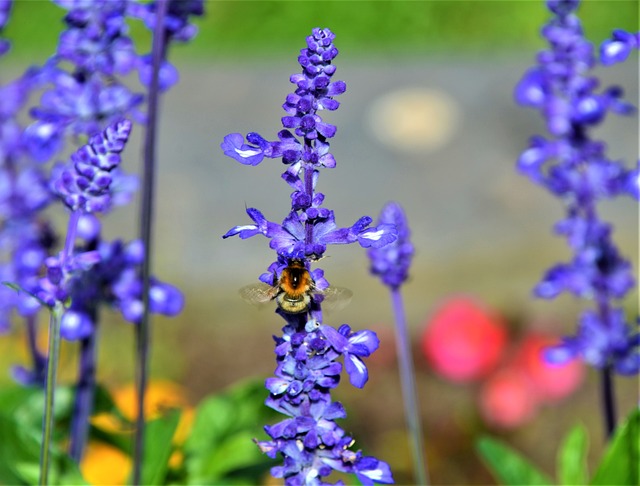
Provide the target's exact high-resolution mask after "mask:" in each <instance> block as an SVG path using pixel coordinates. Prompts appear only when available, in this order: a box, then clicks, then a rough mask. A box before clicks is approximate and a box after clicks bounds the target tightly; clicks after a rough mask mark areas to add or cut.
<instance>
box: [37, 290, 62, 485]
mask: <svg viewBox="0 0 640 486" xmlns="http://www.w3.org/2000/svg"><path fill="white" fill-rule="evenodd" d="M63 312H64V307H63V305H62V303H61V302H56V304H55V306H54V307H53V308H52V309H51V318H50V321H49V354H48V359H47V383H46V389H45V399H44V418H43V423H42V446H41V449H40V482H39V484H40V485H41V486H45V485H47V484H48V480H49V464H50V462H51V434H52V433H53V406H54V399H55V390H56V375H57V372H58V358H59V357H60V320H61V319H62V314H63Z"/></svg>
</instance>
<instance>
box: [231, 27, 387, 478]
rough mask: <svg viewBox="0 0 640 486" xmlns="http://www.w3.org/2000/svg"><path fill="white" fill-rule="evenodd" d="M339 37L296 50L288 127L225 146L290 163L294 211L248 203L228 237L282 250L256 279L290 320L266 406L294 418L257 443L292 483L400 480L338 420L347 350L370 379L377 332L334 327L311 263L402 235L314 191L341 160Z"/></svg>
mask: <svg viewBox="0 0 640 486" xmlns="http://www.w3.org/2000/svg"><path fill="white" fill-rule="evenodd" d="M334 37H335V36H334V34H333V33H332V32H331V31H330V30H329V29H319V28H316V29H313V31H312V34H311V35H310V36H309V37H307V47H305V48H304V49H302V50H301V51H300V56H299V57H298V61H299V63H300V65H301V66H302V72H301V73H298V74H294V75H293V76H291V78H290V80H291V82H292V83H293V84H294V85H295V87H296V88H295V91H294V92H293V93H291V94H289V95H288V96H287V98H286V101H285V103H284V105H283V108H284V110H285V112H286V116H284V117H283V118H282V125H283V127H284V129H283V130H282V131H280V132H279V133H278V139H277V140H275V141H268V140H266V139H265V138H263V137H262V136H261V135H259V134H257V133H249V134H247V136H246V141H245V137H243V136H242V135H241V134H239V133H232V134H230V135H227V136H226V137H225V138H224V141H223V142H222V144H221V148H222V150H223V152H224V153H225V155H227V156H229V157H231V158H233V159H235V160H237V161H238V162H240V163H242V164H245V165H257V164H259V163H261V162H262V161H263V160H264V158H280V159H282V162H283V163H284V164H285V165H286V167H287V168H286V170H285V172H284V173H283V174H282V178H283V179H284V180H285V182H287V184H289V186H290V187H291V188H292V189H293V193H292V194H291V211H290V212H289V214H288V215H287V216H286V217H285V219H284V220H283V222H282V223H281V224H280V223H274V222H271V221H269V220H267V219H266V217H265V216H264V215H263V214H262V213H261V212H260V211H258V210H257V209H255V208H249V209H247V214H248V215H249V217H250V218H251V220H252V223H250V224H246V225H240V226H235V227H233V228H231V229H230V230H229V231H228V232H227V233H226V234H225V235H224V236H223V237H224V238H228V237H231V236H239V237H240V238H242V239H245V238H250V237H252V236H255V235H263V236H265V237H267V238H268V239H269V240H270V241H269V246H270V247H271V248H272V249H273V250H275V251H276V254H277V260H276V261H275V262H273V263H272V264H271V265H270V266H269V268H268V270H267V272H265V273H263V274H262V275H261V276H260V278H259V280H260V281H261V282H263V284H266V285H267V286H268V288H272V289H275V290H274V293H273V295H272V296H271V297H272V298H275V300H276V301H277V302H278V303H279V308H278V309H277V313H278V314H279V315H280V316H281V317H282V318H283V319H284V320H285V321H286V325H285V326H284V328H283V336H282V337H278V338H275V342H276V348H275V352H276V359H277V367H276V371H275V376H274V377H273V378H269V379H268V380H267V381H266V387H267V389H268V391H269V392H270V396H269V398H268V399H267V401H266V403H267V405H268V406H269V407H271V408H273V409H275V410H277V411H279V412H280V413H282V414H284V415H286V416H287V418H286V419H285V420H283V421H282V422H279V423H277V424H275V425H271V426H266V427H265V430H266V432H267V434H268V435H269V436H270V437H271V440H268V441H262V442H258V446H259V447H260V449H261V450H262V451H263V452H265V453H266V454H267V455H269V457H272V458H276V457H277V456H278V455H280V456H282V457H283V459H284V462H283V464H282V465H281V466H276V467H274V468H272V470H271V472H272V475H273V476H274V477H277V478H283V479H284V480H285V484H287V485H301V484H305V485H320V484H327V483H325V482H324V481H323V478H324V477H325V476H328V475H329V474H330V473H331V472H332V471H334V470H337V471H342V472H346V473H351V474H355V475H356V476H357V477H358V479H359V480H360V481H361V482H362V484H365V485H370V484H374V483H392V482H393V478H392V476H391V471H390V469H389V466H388V465H387V464H386V463H384V462H382V461H379V460H378V459H376V458H373V457H367V456H363V455H362V453H361V452H360V451H357V452H356V451H352V450H351V447H352V445H353V443H354V440H353V438H352V437H350V436H349V435H348V434H347V433H346V432H345V431H344V430H343V429H342V428H340V427H339V426H338V424H337V423H336V420H337V419H340V418H344V417H345V415H346V414H345V411H344V408H343V407H342V405H341V404H340V403H338V402H334V401H333V400H332V399H331V394H330V391H331V389H332V388H335V387H336V386H337V385H338V382H339V380H340V373H341V371H342V368H343V365H342V364H341V363H340V362H339V361H337V360H338V358H340V357H341V356H342V358H343V361H344V368H345V369H346V371H347V374H348V375H349V380H350V382H351V384H353V385H354V386H356V387H358V388H361V387H362V386H364V384H365V383H366V382H367V380H368V371H367V367H366V365H365V364H364V361H363V360H364V359H365V358H366V357H368V356H369V355H370V354H371V353H372V352H374V351H375V350H376V349H377V348H378V346H379V341H378V338H377V336H376V335H375V333H373V332H372V331H368V330H363V331H355V332H354V331H352V329H351V328H350V327H349V326H348V325H346V324H343V325H342V326H340V327H339V328H338V329H335V328H333V327H331V326H329V325H326V324H325V323H324V322H323V319H322V309H321V303H322V301H323V299H324V298H325V294H327V295H328V293H329V292H330V290H331V287H330V286H329V282H328V281H327V280H326V279H325V278H324V272H323V271H322V269H319V268H315V269H313V270H312V269H311V265H312V263H314V262H315V261H317V260H318V259H320V258H322V256H323V255H324V254H325V252H326V250H327V246H328V245H332V244H348V243H355V242H358V243H359V244H360V245H361V246H363V247H365V248H370V247H381V246H384V245H386V244H388V243H390V242H392V241H394V240H395V239H396V230H395V226H394V225H393V224H384V223H383V224H380V225H378V226H371V221H372V220H371V218H369V217H367V216H365V217H362V218H360V219H359V220H358V221H356V222H355V223H354V224H353V225H352V226H350V227H346V228H339V227H338V226H337V225H336V222H335V216H334V212H333V211H331V210H329V209H327V208H325V207H323V205H322V204H323V202H324V195H323V194H322V193H320V192H318V191H317V190H316V185H317V182H318V175H319V172H320V169H322V168H333V167H335V166H336V161H335V159H334V157H333V155H332V154H331V153H330V152H329V139H331V138H332V137H333V136H334V135H335V134H336V127H335V126H333V125H331V124H329V123H326V122H325V121H324V120H323V119H322V117H321V116H320V113H321V112H322V111H327V110H335V109H337V108H338V106H339V103H338V101H336V100H335V97H336V96H338V95H340V94H342V93H344V91H345V89H346V85H345V83H344V82H343V81H334V80H333V79H332V78H333V75H334V73H335V70H336V69H335V66H334V65H333V64H332V61H333V59H334V58H335V57H336V56H337V54H338V50H337V49H336V47H335V46H334V45H333V39H334ZM287 286H289V287H287ZM283 287H284V288H286V289H287V291H285V289H284V288H283ZM300 287H302V289H301V288H300ZM300 290H301V291H300ZM290 291H291V292H290ZM299 291H300V292H299ZM307 299H308V300H307ZM294 304H295V305H294ZM292 311H294V312H292ZM340 484H342V483H341V482H340Z"/></svg>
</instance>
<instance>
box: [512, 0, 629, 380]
mask: <svg viewBox="0 0 640 486" xmlns="http://www.w3.org/2000/svg"><path fill="white" fill-rule="evenodd" d="M578 4H579V1H577V0H549V1H548V2H547V6H548V7H549V9H550V10H551V12H552V13H553V14H554V17H553V18H552V20H551V21H550V22H549V23H548V24H547V25H546V26H545V27H544V28H543V30H542V35H543V36H544V38H545V39H547V40H548V41H549V44H550V49H549V50H546V51H543V52H541V53H540V54H539V55H538V65H537V66H536V67H534V68H532V69H530V70H529V71H528V72H527V73H526V74H525V75H524V77H523V78H522V80H521V81H520V83H519V84H518V85H517V87H516V91H515V97H516V100H517V101H518V102H519V103H520V104H522V105H525V106H530V107H533V108H536V109H538V110H539V111H540V112H541V114H542V115H543V117H544V118H545V120H546V122H547V128H548V130H549V132H550V133H551V135H552V138H550V139H546V138H544V137H541V136H536V137H533V138H532V139H531V142H530V146H529V148H528V149H527V150H525V151H524V152H523V153H522V155H521V156H520V158H519V160H518V169H519V170H520V171H521V172H522V173H523V174H525V175H526V176H528V177H529V178H530V179H531V180H533V181H534V182H536V183H538V184H541V185H542V186H544V187H545V188H547V189H548V190H549V191H550V192H551V193H552V194H554V195H556V196H558V197H561V198H562V199H563V201H565V203H566V206H567V217H566V218H565V219H564V220H562V221H560V222H559V223H558V224H557V225H556V227H555V231H556V233H558V234H560V235H563V236H565V237H566V239H567V241H568V243H569V245H570V247H571V249H572V250H573V252H574V257H573V259H572V261H571V262H568V263H561V264H558V265H556V266H554V267H553V268H551V269H550V270H548V271H547V273H546V274H545V276H544V277H543V279H542V281H541V282H540V283H539V284H538V285H537V286H536V288H535V294H536V295H537V296H538V297H542V298H554V297H556V296H557V295H558V294H560V293H562V292H570V293H573V294H574V295H576V296H578V297H581V298H585V299H592V300H594V301H595V304H596V306H597V310H595V311H593V310H588V311H585V313H584V314H583V315H582V317H581V319H580V325H579V329H578V336H576V337H570V338H567V339H566V340H565V342H564V344H563V345H560V346H559V347H557V348H554V349H552V350H550V351H549V352H548V354H547V357H548V359H550V360H552V361H555V362H565V361H566V360H569V359H572V358H575V357H578V356H580V357H582V358H583V359H584V360H586V361H587V362H588V363H589V364H591V365H592V366H595V367H597V368H608V367H613V368H614V369H615V370H616V371H617V372H618V373H621V374H626V375H629V374H635V373H637V372H638V371H639V370H640V353H639V352H638V344H639V342H640V337H639V336H638V334H637V333H634V332H633V331H632V328H633V327H634V326H633V325H632V324H631V323H627V322H626V321H625V319H624V315H623V312H622V310H621V309H617V308H615V304H614V300H618V299H622V298H623V297H624V296H625V295H626V294H627V293H628V292H629V291H630V290H631V288H632V287H633V286H634V283H635V282H634V278H633V275H632V268H631V265H630V263H629V262H628V261H627V260H625V259H624V258H623V257H622V255H620V252H619V251H618V249H617V248H616V246H615V244H614V242H613V239H612V237H611V233H612V226H611V225H610V224H608V223H605V222H603V221H602V220H601V219H600V218H599V216H598V213H597V202H598V201H599V200H601V199H607V198H613V197H616V196H621V195H628V196H631V197H633V198H635V199H638V198H639V197H640V193H639V181H640V178H639V176H640V170H639V168H635V169H627V168H626V167H625V166H624V165H623V163H622V162H619V161H613V160H610V159H608V158H607V156H606V146H605V144H604V143H603V142H600V141H596V140H593V139H592V138H591V137H590V136H589V129H590V128H591V127H593V126H595V125H597V124H599V123H600V122H602V121H603V120H604V118H605V116H606V115H607V114H608V113H609V112H613V113H617V114H622V115H627V114H630V113H632V112H633V110H634V108H633V107H632V106H631V105H630V104H628V103H626V102H625V101H623V100H622V94H623V93H622V89H621V88H619V87H617V86H612V87H609V88H607V89H604V90H602V91H600V92H597V91H596V88H597V87H598V80H597V79H596V78H595V77H593V76H590V75H589V70H590V69H591V68H593V67H594V66H595V65H596V62H597V59H596V57H595V54H594V49H593V46H592V45H591V43H589V42H588V41H587V40H586V39H585V38H584V35H583V32H582V27H581V25H580V21H579V19H578V18H577V16H576V15H575V14H574V11H575V9H576V8H577V7H578ZM634 46H637V36H632V35H626V34H624V35H623V34H622V33H621V32H620V31H616V32H615V33H614V38H613V40H609V41H605V43H604V44H603V46H602V49H601V56H602V58H601V63H602V64H604V65H609V64H612V63H613V62H617V61H621V60H623V59H624V58H625V57H626V56H628V51H629V49H630V48H631V47H634Z"/></svg>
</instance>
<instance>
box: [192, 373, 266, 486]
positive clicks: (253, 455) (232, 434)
mask: <svg viewBox="0 0 640 486" xmlns="http://www.w3.org/2000/svg"><path fill="white" fill-rule="evenodd" d="M267 393H268V392H267V391H266V390H265V389H264V384H263V382H262V381H251V382H245V383H241V384H239V385H236V386H235V387H233V388H231V389H229V390H227V391H226V392H224V393H221V394H218V395H213V396H210V397H208V398H206V399H204V400H203V401H202V402H201V403H200V405H199V406H198V409H197V411H196V417H195V419H194V423H193V427H192V428H191V433H190V435H189V437H188V438H187V440H186V442H185V444H184V453H185V467H186V470H187V473H188V474H187V476H188V478H189V482H190V483H191V484H202V483H207V484H212V483H216V482H217V483H219V484H222V483H229V484H231V482H232V480H234V479H239V476H242V475H243V474H244V475H245V476H242V477H243V478H244V483H245V484H246V483H247V482H255V478H256V475H259V474H261V472H263V471H265V470H266V469H267V468H268V467H269V465H270V462H271V460H270V459H269V458H267V457H266V456H265V455H264V454H262V453H261V452H260V450H259V449H258V447H257V446H256V445H255V443H254V442H253V438H254V437H256V436H257V435H262V434H264V432H263V429H262V426H263V425H264V424H267V423H270V422H272V421H275V420H277V418H276V413H275V412H273V411H272V410H271V409H269V408H267V407H266V406H265V405H264V399H265V397H266V396H267Z"/></svg>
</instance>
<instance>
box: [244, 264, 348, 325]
mask: <svg viewBox="0 0 640 486" xmlns="http://www.w3.org/2000/svg"><path fill="white" fill-rule="evenodd" d="M314 294H319V295H322V296H323V302H328V303H329V304H330V306H331V307H334V308H335V307H336V304H339V303H343V304H345V305H346V303H348V302H349V300H350V299H351V295H352V294H351V291H350V290H348V289H345V288H341V287H329V288H327V289H325V290H319V289H318V288H316V286H315V282H314V281H313V278H311V274H310V273H309V271H308V270H307V269H306V268H305V266H304V262H303V261H302V260H298V259H292V260H290V261H289V263H288V265H287V266H286V267H285V268H284V269H283V270H282V273H281V274H280V278H279V279H278V281H277V282H276V284H275V285H267V284H265V283H263V282H260V283H257V284H252V285H247V286H246V287H242V288H241V289H240V295H241V296H242V298H243V299H244V300H246V301H247V302H250V303H252V304H264V303H266V302H269V301H271V300H275V301H276V304H278V307H279V308H280V309H282V310H283V311H284V312H288V313H289V314H299V313H301V312H306V311H307V310H308V309H309V305H310V304H311V298H312V296H313V295H314Z"/></svg>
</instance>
